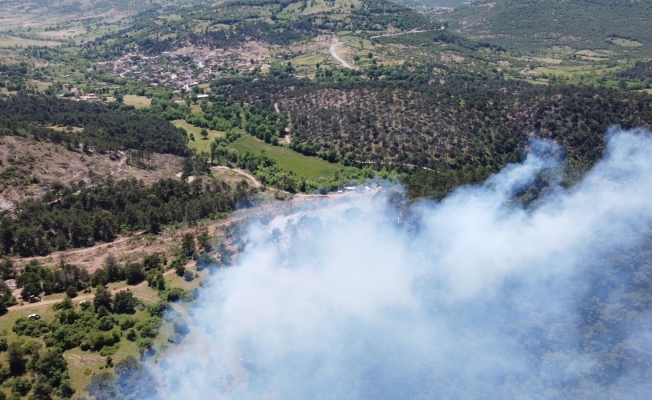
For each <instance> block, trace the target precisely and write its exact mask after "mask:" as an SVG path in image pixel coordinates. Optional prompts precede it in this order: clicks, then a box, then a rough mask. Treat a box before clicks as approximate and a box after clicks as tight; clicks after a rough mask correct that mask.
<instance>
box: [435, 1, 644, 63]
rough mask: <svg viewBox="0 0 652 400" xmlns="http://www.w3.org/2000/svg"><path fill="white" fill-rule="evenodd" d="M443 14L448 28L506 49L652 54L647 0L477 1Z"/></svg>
mask: <svg viewBox="0 0 652 400" xmlns="http://www.w3.org/2000/svg"><path fill="white" fill-rule="evenodd" d="M447 17H448V18H449V19H450V23H451V27H453V28H454V29H456V30H458V31H459V32H462V33H463V34H464V35H466V36H467V37H470V38H474V39H479V40H486V41H491V42H495V43H498V44H501V45H503V46H506V47H508V48H517V49H522V50H538V49H541V48H545V47H551V46H570V47H572V48H574V49H608V50H611V51H616V52H621V53H629V54H652V25H651V22H652V2H650V1H629V0H562V1H558V0H498V1H491V2H489V1H480V2H478V3H473V4H471V5H467V6H462V7H460V8H458V9H457V10H456V11H455V12H454V13H452V14H450V15H448V16H447Z"/></svg>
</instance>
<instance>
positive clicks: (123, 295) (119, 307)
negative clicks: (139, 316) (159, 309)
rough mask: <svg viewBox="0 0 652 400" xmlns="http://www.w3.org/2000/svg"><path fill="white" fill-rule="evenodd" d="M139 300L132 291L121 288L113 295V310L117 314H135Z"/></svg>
mask: <svg viewBox="0 0 652 400" xmlns="http://www.w3.org/2000/svg"><path fill="white" fill-rule="evenodd" d="M136 304H137V301H136V299H135V298H134V295H133V293H132V292H130V291H128V290H121V291H119V292H118V293H116V294H115V296H113V311H114V312H115V313H117V314H133V313H134V312H135V311H136V309H135V307H136Z"/></svg>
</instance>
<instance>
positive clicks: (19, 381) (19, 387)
mask: <svg viewBox="0 0 652 400" xmlns="http://www.w3.org/2000/svg"><path fill="white" fill-rule="evenodd" d="M30 390H32V384H31V383H30V382H29V381H28V380H27V379H25V378H16V379H14V381H13V382H12V384H11V393H13V394H15V395H19V396H26V395H27V393H29V391H30Z"/></svg>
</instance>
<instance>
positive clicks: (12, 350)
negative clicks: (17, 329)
mask: <svg viewBox="0 0 652 400" xmlns="http://www.w3.org/2000/svg"><path fill="white" fill-rule="evenodd" d="M7 361H8V362H9V371H10V372H11V374H12V375H14V376H18V375H22V374H23V373H24V372H25V369H26V367H27V358H26V357H25V351H24V350H23V347H22V346H21V345H20V343H17V342H11V343H10V344H9V347H8V349H7Z"/></svg>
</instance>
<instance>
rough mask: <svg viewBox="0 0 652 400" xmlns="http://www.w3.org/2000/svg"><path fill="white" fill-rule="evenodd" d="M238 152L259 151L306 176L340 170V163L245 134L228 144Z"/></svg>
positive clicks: (290, 169) (330, 174)
mask: <svg viewBox="0 0 652 400" xmlns="http://www.w3.org/2000/svg"><path fill="white" fill-rule="evenodd" d="M229 147H231V148H234V149H236V150H238V152H240V153H244V152H246V151H249V152H251V153H254V154H259V153H260V152H261V151H265V153H266V154H267V155H268V156H269V157H270V158H272V159H274V160H276V163H277V164H278V166H279V167H281V168H283V169H286V170H288V171H292V172H294V173H296V174H299V175H303V176H305V177H307V178H318V177H320V176H322V177H329V176H332V175H334V174H335V172H337V171H339V170H341V169H342V168H343V167H342V165H341V164H331V163H329V162H327V161H324V160H322V159H321V158H317V157H308V156H304V155H303V154H300V153H297V152H296V151H294V150H291V149H288V148H287V147H282V146H272V145H271V144H267V143H265V142H263V141H262V140H259V139H256V138H254V137H253V136H249V135H245V136H243V137H241V138H240V139H238V140H236V141H235V142H233V143H231V145H230V146H229Z"/></svg>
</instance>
